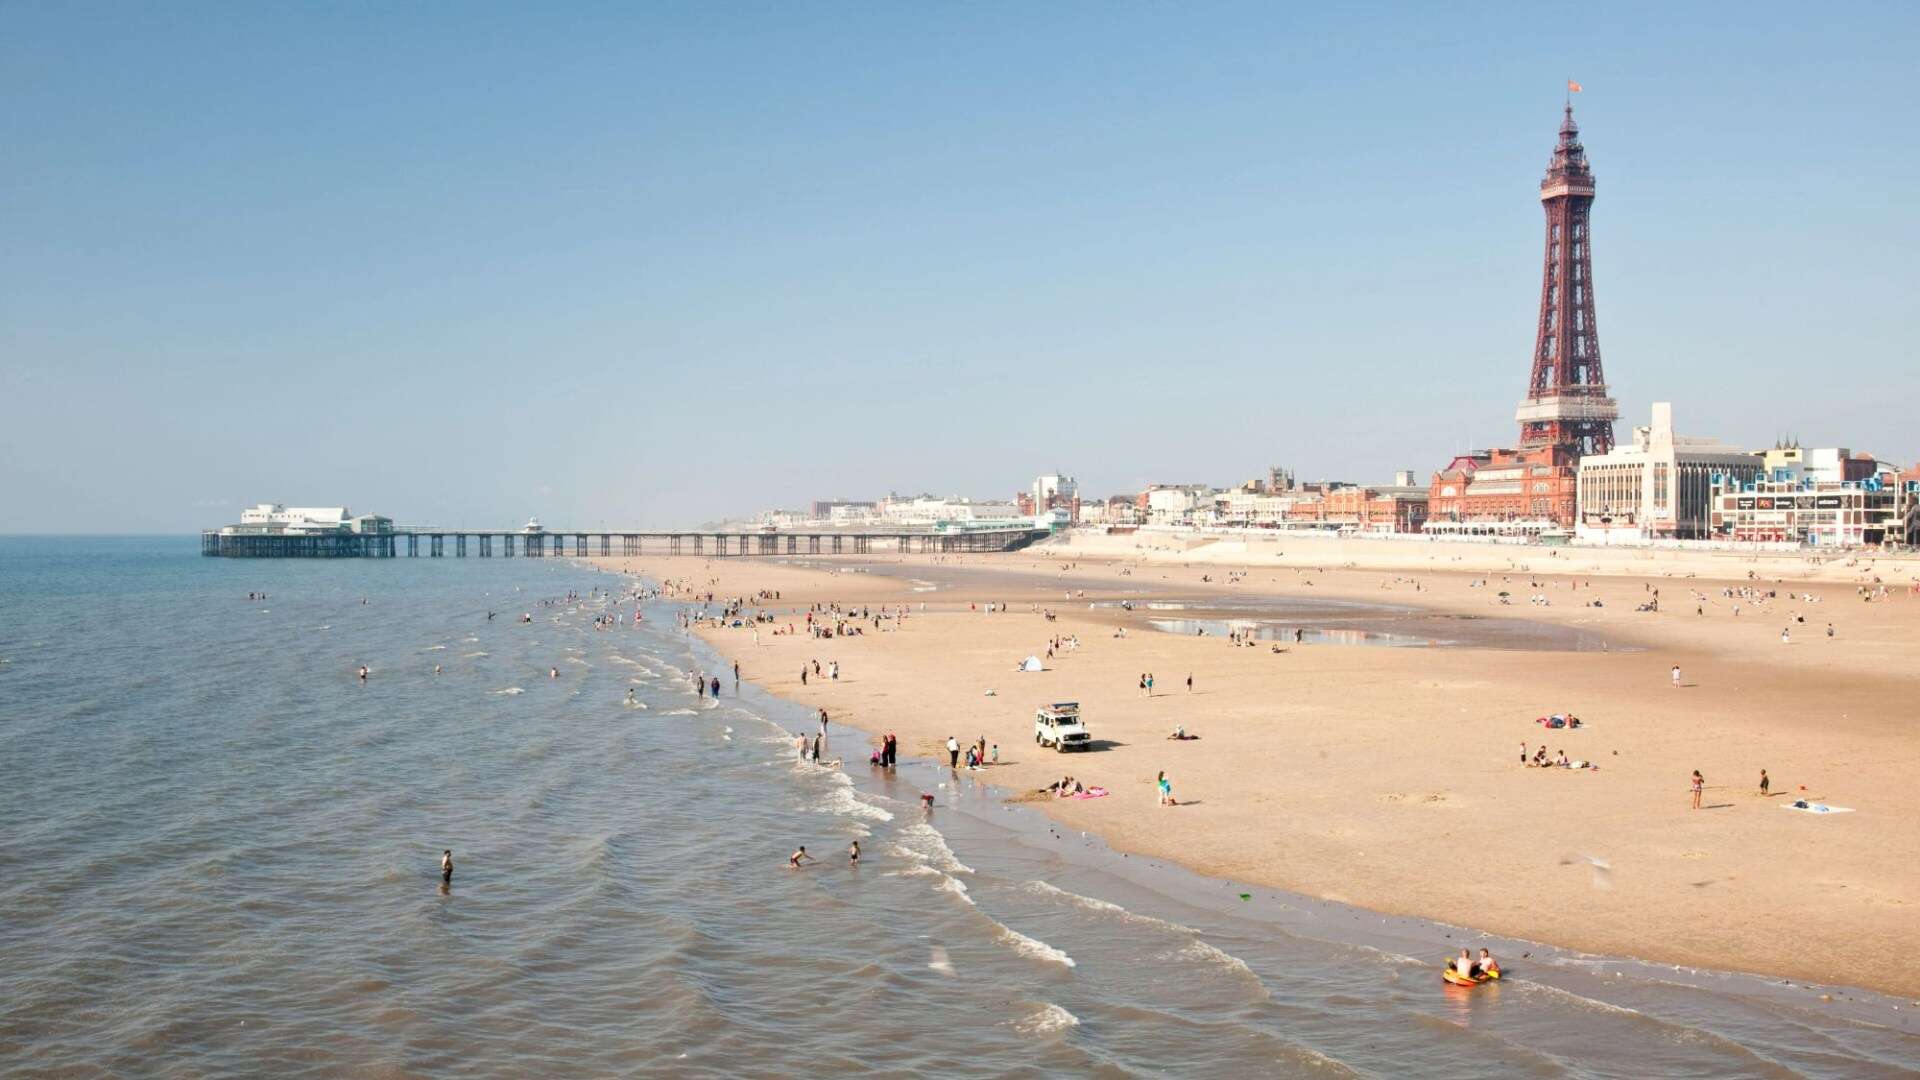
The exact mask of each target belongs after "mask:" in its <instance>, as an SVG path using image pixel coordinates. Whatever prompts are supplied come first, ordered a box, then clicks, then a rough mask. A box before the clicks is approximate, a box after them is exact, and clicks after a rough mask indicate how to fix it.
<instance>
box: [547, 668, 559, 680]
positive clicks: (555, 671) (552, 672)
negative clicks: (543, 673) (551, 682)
mask: <svg viewBox="0 0 1920 1080" xmlns="http://www.w3.org/2000/svg"><path fill="white" fill-rule="evenodd" d="M559 677H560V669H559V668H557V667H554V668H548V669H547V678H549V679H557V678H559Z"/></svg>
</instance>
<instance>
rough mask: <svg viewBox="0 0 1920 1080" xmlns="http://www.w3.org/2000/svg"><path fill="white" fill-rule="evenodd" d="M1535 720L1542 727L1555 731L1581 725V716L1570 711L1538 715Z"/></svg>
mask: <svg viewBox="0 0 1920 1080" xmlns="http://www.w3.org/2000/svg"><path fill="white" fill-rule="evenodd" d="M1535 722H1536V723H1538V724H1539V725H1540V726H1541V727H1544V728H1551V729H1553V730H1555V731H1558V730H1559V729H1561V728H1577V727H1579V726H1580V718H1579V717H1577V716H1575V715H1573V714H1572V713H1570V712H1565V713H1554V714H1553V715H1552V716H1542V717H1538V718H1536V720H1535Z"/></svg>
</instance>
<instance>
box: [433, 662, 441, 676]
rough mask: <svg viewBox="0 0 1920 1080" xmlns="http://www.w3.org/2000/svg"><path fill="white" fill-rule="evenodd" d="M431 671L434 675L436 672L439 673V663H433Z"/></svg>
mask: <svg viewBox="0 0 1920 1080" xmlns="http://www.w3.org/2000/svg"><path fill="white" fill-rule="evenodd" d="M433 673H434V674H435V675H438V674H440V665H439V664H435V665H433Z"/></svg>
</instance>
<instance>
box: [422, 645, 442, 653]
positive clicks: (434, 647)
mask: <svg viewBox="0 0 1920 1080" xmlns="http://www.w3.org/2000/svg"><path fill="white" fill-rule="evenodd" d="M445 648H446V646H445V645H429V646H427V647H426V648H424V649H421V650H420V651H421V652H440V651H441V650H443V649H445Z"/></svg>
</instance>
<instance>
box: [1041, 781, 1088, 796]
mask: <svg viewBox="0 0 1920 1080" xmlns="http://www.w3.org/2000/svg"><path fill="white" fill-rule="evenodd" d="M1085 790H1086V788H1084V787H1081V786H1080V781H1078V780H1075V779H1074V778H1073V777H1071V776H1063V777H1061V778H1060V779H1058V780H1055V781H1054V782H1053V783H1051V784H1048V785H1047V786H1046V787H1043V788H1041V789H1040V790H1039V791H1038V792H1036V793H1035V794H1039V795H1051V796H1053V797H1054V798H1056V799H1064V798H1066V797H1067V796H1069V795H1078V794H1080V793H1081V792H1082V791H1085Z"/></svg>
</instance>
